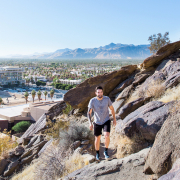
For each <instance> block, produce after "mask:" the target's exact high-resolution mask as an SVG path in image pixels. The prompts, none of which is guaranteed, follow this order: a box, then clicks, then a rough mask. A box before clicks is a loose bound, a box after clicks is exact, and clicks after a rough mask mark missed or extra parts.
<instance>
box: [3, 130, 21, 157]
mask: <svg viewBox="0 0 180 180" xmlns="http://www.w3.org/2000/svg"><path fill="white" fill-rule="evenodd" d="M3 134H5V135H4V136H3V137H2V138H0V157H1V158H8V152H9V151H11V150H13V149H14V148H15V147H16V146H17V145H18V143H17V142H14V141H13V140H12V138H11V136H10V134H11V131H9V132H8V131H7V129H4V131H3Z"/></svg>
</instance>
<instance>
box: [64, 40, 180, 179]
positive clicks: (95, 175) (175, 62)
mask: <svg viewBox="0 0 180 180" xmlns="http://www.w3.org/2000/svg"><path fill="white" fill-rule="evenodd" d="M179 49H180V41H177V42H174V43H171V44H169V45H166V46H164V47H162V48H161V49H159V51H158V52H157V53H156V54H154V55H152V56H150V57H148V58H147V59H145V60H144V62H143V63H142V64H140V65H130V66H126V67H122V68H121V69H120V70H118V71H115V72H112V73H110V74H104V75H100V76H97V77H93V78H90V79H88V80H86V81H85V82H83V83H81V84H80V85H79V86H77V87H76V88H75V89H71V90H70V91H68V92H67V93H66V94H65V97H64V100H65V102H66V103H68V104H71V106H72V107H73V108H75V109H78V112H86V110H87V104H88V102H89V100H90V98H92V97H94V96H95V94H94V88H95V87H96V86H97V85H101V86H102V87H103V88H104V94H105V95H107V96H109V97H110V98H111V100H112V101H113V106H114V109H115V112H116V118H117V126H116V133H117V134H119V135H121V137H122V136H125V137H128V138H133V137H135V136H138V137H141V141H142V142H143V143H144V145H145V146H146V147H147V148H148V147H149V146H152V148H150V151H149V153H147V158H145V160H142V162H141V163H138V162H139V160H138V158H137V163H138V165H137V166H139V165H140V166H142V167H143V168H144V173H145V174H149V175H151V178H152V179H158V178H159V177H161V176H162V177H161V178H160V179H161V180H168V179H169V180H170V179H173V178H174V179H178V177H179V176H178V172H179V171H180V169H179V166H178V165H179V159H178V158H179V149H180V146H179V135H180V134H179V127H180V124H179V115H178V113H179V111H178V110H179V105H180V104H179V101H178V100H179V99H180V98H179V97H178V94H177V93H178V92H179V89H180V73H179V71H180V50H179ZM172 93H174V94H173V96H172ZM169 97H170V98H169ZM76 112H77V110H76ZM139 144H141V142H139ZM136 145H138V144H136ZM142 148H144V146H141V149H142ZM139 153H140V152H139ZM129 158H130V156H129ZM121 160H122V161H123V159H121ZM121 160H118V161H117V160H112V161H110V162H102V163H100V164H99V165H95V164H94V165H89V166H87V167H85V168H83V169H80V170H78V171H75V172H73V173H72V174H70V175H68V176H67V177H66V179H68V178H72V177H76V178H77V179H81V178H86V177H87V175H88V177H89V176H90V177H91V179H104V178H105V177H107V178H108V177H109V174H111V179H117V178H116V177H117V176H119V177H122V178H121V179H132V174H133V173H135V172H136V168H132V165H131V169H128V170H129V172H130V173H132V174H129V175H128V176H126V175H125V173H124V170H121V168H122V169H124V168H125V167H126V163H125V164H124V165H123V164H122V163H121V162H120V161H121ZM116 161H117V162H116ZM125 162H126V161H125ZM130 162H131V163H133V161H130ZM110 167H111V168H110ZM142 167H141V168H142ZM171 168H172V170H170V169H171ZM101 169H103V170H101ZM132 169H133V170H132ZM126 170H127V169H126ZM132 171H133V172H132ZM168 171H169V172H168ZM139 173H141V176H142V177H138V176H133V177H134V178H133V179H147V178H148V177H147V176H146V177H145V176H144V177H143V174H144V173H143V172H142V171H140V170H139ZM166 173H168V174H167V175H165V174H166ZM145 174H144V175H145Z"/></svg>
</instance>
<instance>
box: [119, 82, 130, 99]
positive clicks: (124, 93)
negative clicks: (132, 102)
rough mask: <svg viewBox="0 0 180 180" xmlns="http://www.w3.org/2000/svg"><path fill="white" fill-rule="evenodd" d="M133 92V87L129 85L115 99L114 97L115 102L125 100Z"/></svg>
mask: <svg viewBox="0 0 180 180" xmlns="http://www.w3.org/2000/svg"><path fill="white" fill-rule="evenodd" d="M132 90H133V85H132V84H131V85H129V86H128V87H126V88H125V89H124V90H123V91H122V92H121V93H120V94H119V95H118V96H117V97H116V101H118V100H120V99H127V98H128V97H129V95H130V94H131V92H132Z"/></svg>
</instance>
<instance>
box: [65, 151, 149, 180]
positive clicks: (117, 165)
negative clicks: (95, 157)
mask: <svg viewBox="0 0 180 180" xmlns="http://www.w3.org/2000/svg"><path fill="white" fill-rule="evenodd" d="M148 152H149V148H146V149H143V150H141V151H140V152H138V153H136V154H132V155H130V156H128V157H125V158H123V159H113V160H111V161H101V162H100V163H98V164H97V163H93V164H90V165H87V166H85V167H83V168H82V169H79V170H76V171H74V172H72V173H71V174H68V175H67V176H66V177H65V178H64V180H70V179H76V180H82V179H89V180H96V179H98V180H105V179H111V180H117V179H121V180H132V179H133V180H146V179H148V178H150V176H148V175H145V174H144V173H143V165H144V163H145V159H146V157H147V154H148Z"/></svg>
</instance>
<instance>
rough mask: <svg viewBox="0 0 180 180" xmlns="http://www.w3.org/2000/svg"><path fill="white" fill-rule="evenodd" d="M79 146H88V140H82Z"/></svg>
mask: <svg viewBox="0 0 180 180" xmlns="http://www.w3.org/2000/svg"><path fill="white" fill-rule="evenodd" d="M81 144H89V140H83V141H81Z"/></svg>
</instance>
